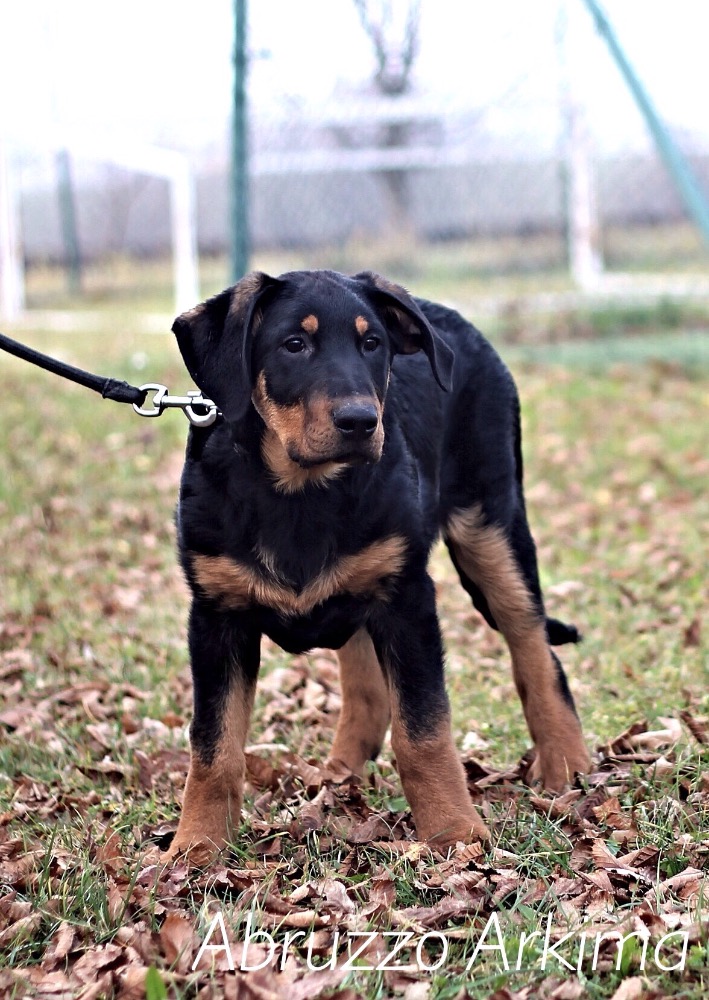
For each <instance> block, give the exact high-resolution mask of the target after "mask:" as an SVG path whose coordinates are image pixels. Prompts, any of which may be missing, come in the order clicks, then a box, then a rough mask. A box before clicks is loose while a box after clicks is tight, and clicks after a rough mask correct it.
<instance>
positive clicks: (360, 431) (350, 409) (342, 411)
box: [332, 403, 379, 441]
mask: <svg viewBox="0 0 709 1000" xmlns="http://www.w3.org/2000/svg"><path fill="white" fill-rule="evenodd" d="M332 420H333V423H334V424H335V427H337V429H338V431H339V432H340V434H342V436H343V437H346V438H348V440H350V441H364V440H366V439H367V438H369V437H371V436H372V434H374V432H375V430H376V429H377V424H378V423H379V414H378V413H377V409H376V407H375V406H374V404H373V403H343V404H342V406H338V408H337V409H336V410H334V411H333V414H332Z"/></svg>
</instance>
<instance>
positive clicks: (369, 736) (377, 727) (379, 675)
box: [330, 629, 389, 774]
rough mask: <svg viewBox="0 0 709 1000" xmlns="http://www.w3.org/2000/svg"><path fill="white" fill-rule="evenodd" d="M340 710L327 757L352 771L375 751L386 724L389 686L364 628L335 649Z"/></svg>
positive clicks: (381, 740) (382, 737) (372, 755)
mask: <svg viewBox="0 0 709 1000" xmlns="http://www.w3.org/2000/svg"><path fill="white" fill-rule="evenodd" d="M337 658H338V660H339V661H340V687H341V690H342V711H341V712H340V718H339V721H338V723H337V731H336V732H335V740H334V743H333V744H332V750H331V751H330V760H333V761H341V762H342V763H343V764H345V765H346V766H347V767H348V768H349V769H350V771H352V773H353V774H361V773H362V770H363V768H364V765H365V764H366V762H367V761H368V760H372V759H373V758H374V757H375V756H376V755H377V754H378V753H379V749H380V747H381V745H382V742H383V740H384V736H385V735H386V731H387V726H388V725H389V688H388V686H387V683H386V680H385V678H384V673H383V672H382V668H381V667H380V665H379V660H378V659H377V654H376V653H375V651H374V646H373V644H372V640H371V639H370V638H369V635H368V634H367V632H366V631H365V630H364V629H361V630H360V631H359V632H357V633H355V635H354V636H353V637H352V638H351V639H350V641H349V642H348V643H346V644H345V645H344V646H343V647H342V649H340V650H338V652H337Z"/></svg>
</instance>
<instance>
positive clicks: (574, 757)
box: [527, 741, 591, 792]
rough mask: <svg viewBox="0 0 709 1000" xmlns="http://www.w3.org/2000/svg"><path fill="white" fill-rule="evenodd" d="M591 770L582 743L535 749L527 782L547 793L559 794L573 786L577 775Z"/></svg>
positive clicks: (586, 751)
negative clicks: (542, 788) (543, 789)
mask: <svg viewBox="0 0 709 1000" xmlns="http://www.w3.org/2000/svg"><path fill="white" fill-rule="evenodd" d="M590 769H591V756H590V754H589V752H588V750H587V749H586V746H585V744H584V743H583V741H582V742H581V743H578V744H569V745H566V746H563V745H562V746H547V747H537V752H536V757H535V758H534V761H533V762H532V764H531V766H530V768H529V771H528V774H527V782H528V783H529V784H530V785H533V784H541V785H543V787H544V788H545V789H546V790H547V791H549V792H561V791H563V789H564V788H565V787H567V786H568V785H571V784H573V782H574V778H575V776H576V775H577V774H587V773H588V772H589V771H590Z"/></svg>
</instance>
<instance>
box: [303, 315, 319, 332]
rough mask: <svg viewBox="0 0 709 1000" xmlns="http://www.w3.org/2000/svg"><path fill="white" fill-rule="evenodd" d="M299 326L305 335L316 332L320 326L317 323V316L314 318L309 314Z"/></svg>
mask: <svg viewBox="0 0 709 1000" xmlns="http://www.w3.org/2000/svg"><path fill="white" fill-rule="evenodd" d="M300 325H301V326H302V327H303V329H304V330H305V332H306V333H311V334H312V333H317V332H318V327H319V325H320V324H319V323H318V318H317V316H314V315H313V314H312V313H311V314H310V315H309V316H306V317H305V319H304V320H302V322H301V324H300Z"/></svg>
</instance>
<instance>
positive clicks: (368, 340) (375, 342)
mask: <svg viewBox="0 0 709 1000" xmlns="http://www.w3.org/2000/svg"><path fill="white" fill-rule="evenodd" d="M380 344H381V340H380V339H379V337H375V336H374V335H373V334H370V336H369V337H365V338H364V340H363V341H362V350H363V351H367V352H368V353H370V354H371V352H372V351H376V349H377V348H378V347H379V345H380Z"/></svg>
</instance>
